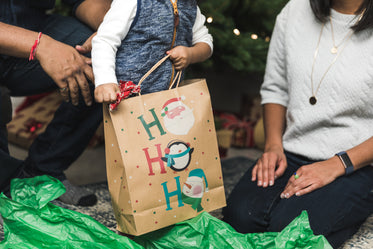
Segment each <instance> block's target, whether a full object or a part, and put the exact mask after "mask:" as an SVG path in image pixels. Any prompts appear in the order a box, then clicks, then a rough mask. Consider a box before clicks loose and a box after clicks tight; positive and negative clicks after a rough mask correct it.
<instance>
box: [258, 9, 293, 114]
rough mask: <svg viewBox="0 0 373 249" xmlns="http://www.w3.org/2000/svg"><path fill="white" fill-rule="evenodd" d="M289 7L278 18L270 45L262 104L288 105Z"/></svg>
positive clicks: (262, 89)
mask: <svg viewBox="0 0 373 249" xmlns="http://www.w3.org/2000/svg"><path fill="white" fill-rule="evenodd" d="M287 7H288V6H286V7H285V8H284V9H283V10H282V12H281V13H280V14H279V15H278V16H277V18H276V23H275V27H274V30H273V33H272V38H271V42H270V45H269V50H268V56H267V65H266V70H265V75H264V82H263V84H262V87H261V89H260V94H261V97H262V104H267V103H274V104H280V105H283V106H285V107H286V106H287V105H288V101H289V97H288V83H287V72H286V46H285V44H286V36H285V29H286V25H287V13H288V8H287Z"/></svg>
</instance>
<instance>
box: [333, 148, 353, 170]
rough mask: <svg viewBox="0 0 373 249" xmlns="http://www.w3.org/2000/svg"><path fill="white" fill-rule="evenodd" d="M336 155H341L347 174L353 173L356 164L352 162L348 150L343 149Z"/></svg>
mask: <svg viewBox="0 0 373 249" xmlns="http://www.w3.org/2000/svg"><path fill="white" fill-rule="evenodd" d="M335 155H336V156H338V157H339V159H340V160H341V162H342V164H343V166H344V167H345V175H350V174H352V172H354V165H353V164H352V162H351V159H350V157H349V156H348V154H347V153H346V151H341V152H339V153H337V154H335Z"/></svg>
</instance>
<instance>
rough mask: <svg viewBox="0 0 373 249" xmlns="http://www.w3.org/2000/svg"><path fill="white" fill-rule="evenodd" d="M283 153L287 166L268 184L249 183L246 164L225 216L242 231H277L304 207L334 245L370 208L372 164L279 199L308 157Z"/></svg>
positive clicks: (372, 206) (372, 203) (316, 229)
mask: <svg viewBox="0 0 373 249" xmlns="http://www.w3.org/2000/svg"><path fill="white" fill-rule="evenodd" d="M286 158H287V162H288V168H287V169H286V172H285V174H284V175H283V176H282V177H280V178H278V179H276V181H275V184H274V186H272V187H267V188H262V187H258V186H257V183H256V182H252V181H251V170H252V167H250V169H249V170H248V171H247V172H246V173H245V175H244V176H243V177H242V178H241V180H240V181H239V182H238V184H237V185H236V186H235V188H234V189H233V191H232V193H231V194H230V196H229V198H228V201H227V207H226V208H224V210H223V215H224V221H226V222H227V223H229V224H230V225H232V226H233V227H234V228H235V229H236V230H237V231H238V232H242V233H253V232H267V231H270V232H279V231H281V230H282V229H283V228H284V227H286V226H287V225H288V224H289V223H290V222H291V221H292V220H293V219H294V218H296V217H297V216H298V215H300V213H301V212H302V210H307V212H308V215H309V220H310V225H311V228H312V230H313V232H314V234H316V235H318V234H322V235H324V236H325V237H326V239H327V240H328V241H329V243H330V244H331V245H332V246H333V248H338V247H339V246H340V245H342V244H343V242H344V241H346V240H347V239H348V238H349V237H351V236H352V235H353V234H354V233H355V232H356V231H357V230H358V228H359V226H360V225H361V224H362V223H363V222H364V221H365V220H366V218H367V217H368V216H369V215H370V214H372V213H373V192H372V191H373V167H371V166H367V167H365V168H363V169H360V170H358V171H356V172H354V173H353V174H351V175H349V176H342V177H339V178H337V179H336V180H335V181H334V182H332V183H330V184H329V185H326V186H324V187H323V188H321V189H318V190H315V191H313V192H311V193H309V194H306V195H303V196H299V197H297V196H293V197H291V198H289V199H281V198H280V194H281V192H282V190H283V189H284V187H285V185H286V183H287V181H288V179H289V178H290V177H292V176H293V173H294V172H295V171H296V170H297V169H298V168H299V167H300V166H302V165H306V164H310V163H312V162H313V161H311V160H308V159H305V158H301V157H299V156H297V155H294V154H291V153H286Z"/></svg>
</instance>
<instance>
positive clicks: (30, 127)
mask: <svg viewBox="0 0 373 249" xmlns="http://www.w3.org/2000/svg"><path fill="white" fill-rule="evenodd" d="M25 126H26V131H27V132H29V133H35V132H36V131H37V130H38V129H40V128H41V127H43V123H41V122H39V121H37V120H36V119H34V118H30V119H29V120H27V121H26V123H25Z"/></svg>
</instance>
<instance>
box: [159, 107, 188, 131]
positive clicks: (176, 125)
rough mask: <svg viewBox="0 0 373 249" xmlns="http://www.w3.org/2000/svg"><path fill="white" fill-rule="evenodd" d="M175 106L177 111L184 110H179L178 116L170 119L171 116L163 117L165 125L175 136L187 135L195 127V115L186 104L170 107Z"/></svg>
mask: <svg viewBox="0 0 373 249" xmlns="http://www.w3.org/2000/svg"><path fill="white" fill-rule="evenodd" d="M170 106H173V107H174V109H171V111H172V110H175V109H177V108H179V107H181V108H183V109H182V110H179V112H178V115H174V116H172V115H171V117H169V116H170V115H165V116H164V117H163V121H164V125H165V127H166V129H167V130H168V131H169V132H171V133H172V134H175V135H187V134H188V132H189V130H190V129H191V128H192V127H193V125H194V121H195V119H194V115H193V110H192V109H190V108H189V107H188V106H186V105H184V104H176V105H170Z"/></svg>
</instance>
